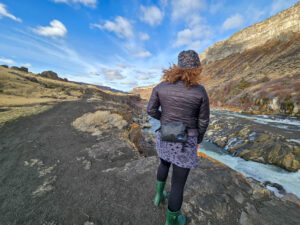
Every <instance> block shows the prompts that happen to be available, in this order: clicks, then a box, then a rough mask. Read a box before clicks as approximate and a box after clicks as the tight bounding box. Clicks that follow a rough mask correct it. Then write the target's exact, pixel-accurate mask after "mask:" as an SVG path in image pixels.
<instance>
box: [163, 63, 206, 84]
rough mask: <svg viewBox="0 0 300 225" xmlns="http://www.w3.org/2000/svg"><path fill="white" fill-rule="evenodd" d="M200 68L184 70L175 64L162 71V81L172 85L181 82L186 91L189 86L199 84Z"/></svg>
mask: <svg viewBox="0 0 300 225" xmlns="http://www.w3.org/2000/svg"><path fill="white" fill-rule="evenodd" d="M201 72H202V67H197V68H192V69H185V68H181V67H179V66H177V65H175V64H173V65H171V66H170V68H169V69H164V70H163V73H164V75H163V76H162V79H163V80H165V81H168V82H169V83H171V84H173V83H174V82H175V81H177V80H183V81H184V84H185V86H186V87H187V89H189V88H190V86H193V85H197V84H199V82H198V81H199V79H200V74H201Z"/></svg>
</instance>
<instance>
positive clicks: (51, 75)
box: [38, 70, 59, 80]
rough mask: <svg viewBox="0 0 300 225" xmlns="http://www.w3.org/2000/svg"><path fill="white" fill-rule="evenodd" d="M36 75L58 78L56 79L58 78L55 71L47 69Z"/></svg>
mask: <svg viewBox="0 0 300 225" xmlns="http://www.w3.org/2000/svg"><path fill="white" fill-rule="evenodd" d="M38 75H40V76H42V77H47V78H51V79H55V80H58V79H59V77H58V75H57V73H55V72H53V71H51V70H49V71H44V72H42V73H41V74H38Z"/></svg>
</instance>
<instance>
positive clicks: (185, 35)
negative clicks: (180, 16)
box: [173, 24, 213, 50]
mask: <svg viewBox="0 0 300 225" xmlns="http://www.w3.org/2000/svg"><path fill="white" fill-rule="evenodd" d="M212 36H213V32H212V31H211V29H210V28H209V27H208V26H205V25H201V24H198V25H196V26H194V27H193V26H191V27H190V28H186V29H184V30H182V31H179V32H178V33H177V39H176V41H175V43H174V44H173V47H180V46H188V47H189V48H192V49H194V50H199V49H201V48H202V47H203V46H205V45H207V44H208V43H209V42H210V41H209V40H210V39H211V37H212Z"/></svg>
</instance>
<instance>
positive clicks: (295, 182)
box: [145, 111, 300, 198]
mask: <svg viewBox="0 0 300 225" xmlns="http://www.w3.org/2000/svg"><path fill="white" fill-rule="evenodd" d="M220 113H222V115H228V116H234V117H243V118H249V119H251V120H252V121H253V122H257V123H261V124H264V125H265V126H276V127H277V128H281V129H284V130H288V131H289V132H299V131H300V120H299V118H296V117H282V116H268V115H248V114H242V113H234V112H233V113H232V112H221V111H215V112H213V114H215V115H216V114H220ZM149 122H150V123H151V124H152V127H151V128H148V131H149V130H150V131H152V132H154V130H155V129H157V128H158V127H159V121H158V120H155V119H153V118H150V121H149ZM145 130H147V129H145ZM291 140H292V141H295V142H299V143H300V139H298V138H296V139H291ZM199 151H201V152H203V153H205V154H206V155H208V156H210V157H212V158H214V159H217V160H219V161H220V162H222V163H224V164H226V165H227V166H229V167H230V168H232V169H234V170H236V171H238V172H240V173H242V174H244V175H245V176H246V177H252V178H254V179H256V180H258V181H261V182H266V181H270V182H272V183H277V184H280V185H282V186H283V188H284V189H285V190H286V192H288V193H293V194H295V195H297V196H298V197H299V198H300V170H298V171H297V172H288V171H286V170H284V169H282V168H280V167H277V166H274V165H268V164H262V163H258V162H253V161H246V160H244V159H242V158H240V157H234V156H231V155H230V154H228V153H227V151H226V150H224V149H222V148H220V147H218V146H216V145H215V144H212V143H210V142H208V141H206V140H205V139H204V141H203V142H202V143H201V144H200V148H199ZM267 188H268V189H270V190H271V191H273V192H274V193H275V195H276V196H278V197H281V196H282V195H281V194H280V193H279V192H278V190H277V189H276V188H273V187H271V186H267Z"/></svg>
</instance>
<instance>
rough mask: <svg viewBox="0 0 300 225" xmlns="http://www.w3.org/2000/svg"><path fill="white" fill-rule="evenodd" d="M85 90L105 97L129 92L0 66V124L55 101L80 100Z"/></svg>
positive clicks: (44, 108) (110, 97)
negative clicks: (113, 90) (105, 88)
mask: <svg viewBox="0 0 300 225" xmlns="http://www.w3.org/2000/svg"><path fill="white" fill-rule="evenodd" d="M87 90H92V91H94V92H95V93H98V94H100V96H108V97H109V99H113V98H118V97H119V96H130V95H132V94H125V93H117V92H112V91H109V90H103V89H100V88H98V87H96V86H94V85H80V84H75V83H73V82H67V81H63V80H55V79H50V78H45V77H42V76H38V75H36V74H34V73H28V72H25V71H16V70H14V69H9V68H5V67H3V66H0V126H1V125H3V124H4V123H5V122H8V121H11V120H14V119H17V118H19V117H24V116H29V115H33V114H37V113H41V112H43V111H45V110H48V109H50V108H51V107H52V106H53V105H54V104H57V103H59V102H63V101H76V100H80V99H81V98H82V97H83V96H84V94H85V93H86V92H87Z"/></svg>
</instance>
